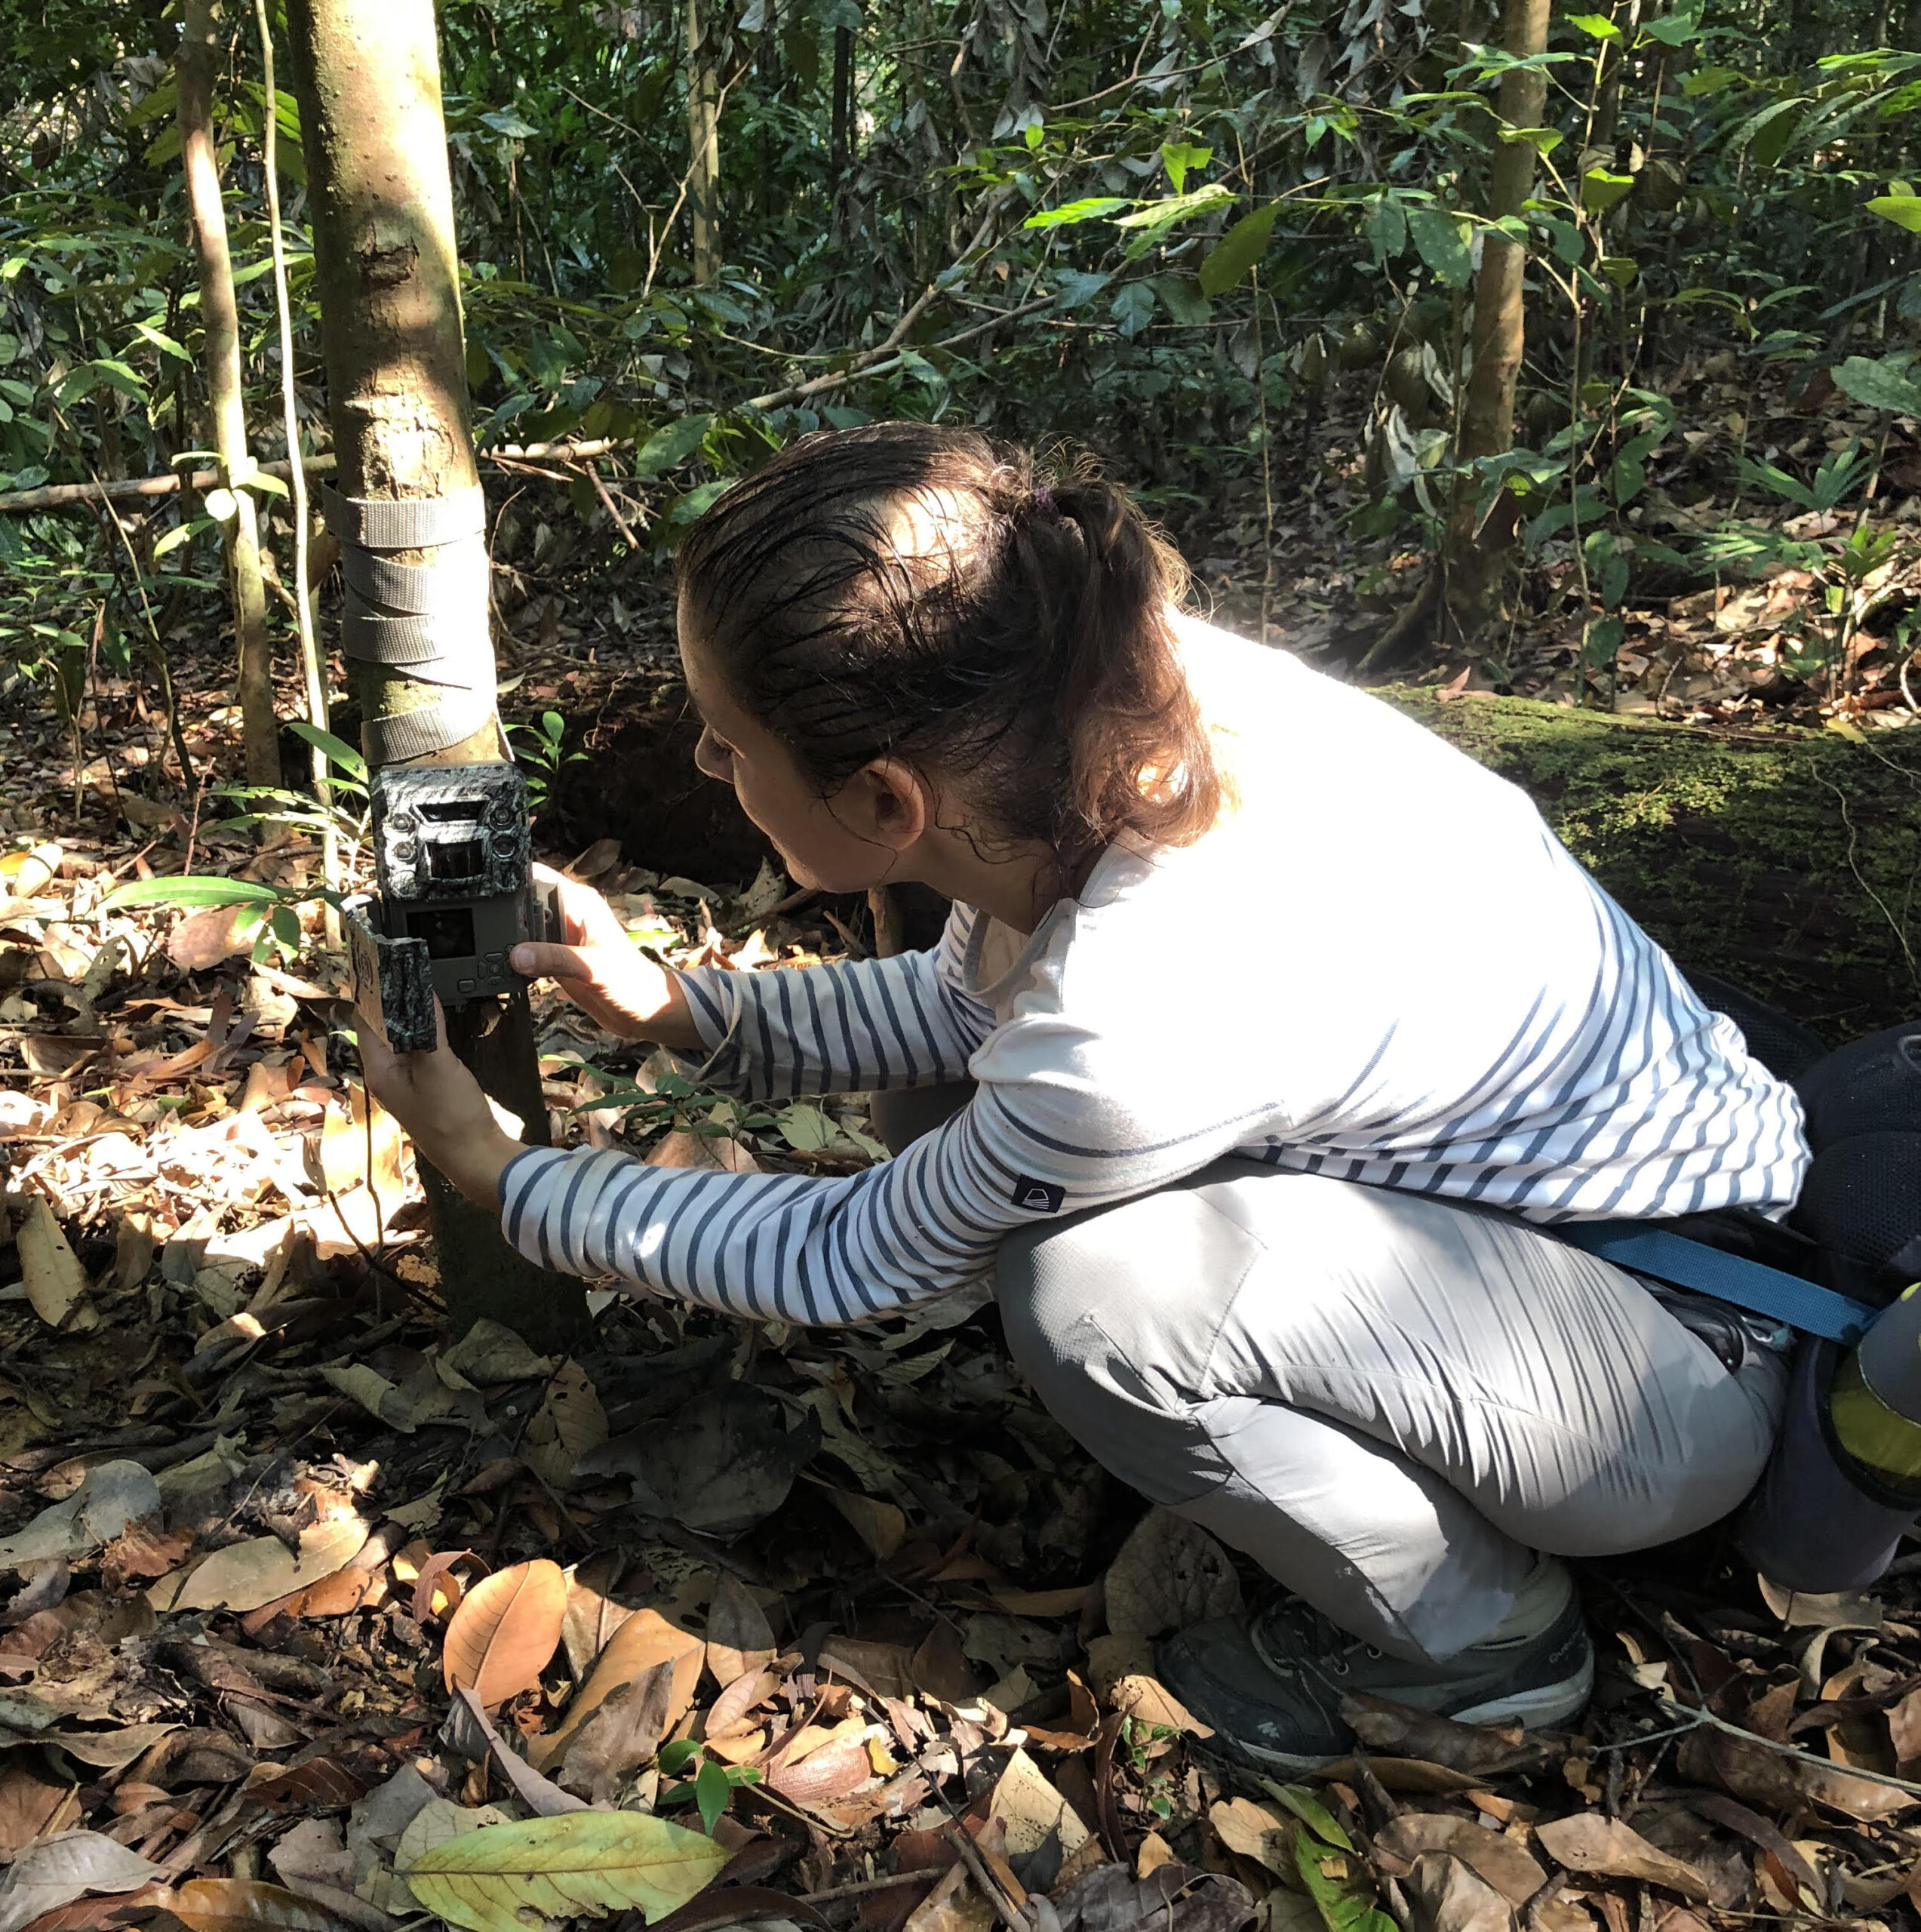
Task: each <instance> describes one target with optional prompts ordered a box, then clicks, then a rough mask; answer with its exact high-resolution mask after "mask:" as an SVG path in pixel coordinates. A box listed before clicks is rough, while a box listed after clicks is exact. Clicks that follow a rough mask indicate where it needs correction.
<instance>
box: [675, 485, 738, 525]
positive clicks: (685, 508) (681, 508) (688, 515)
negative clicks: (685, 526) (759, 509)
mask: <svg viewBox="0 0 1921 1932" xmlns="http://www.w3.org/2000/svg"><path fill="white" fill-rule="evenodd" d="M726 492H727V479H726V478H724V477H718V476H717V477H716V478H715V479H714V480H713V481H712V482H711V483H699V484H696V485H695V486H694V487H693V488H692V489H691V490H690V491H688V492H687V494H686V495H685V496H684V497H675V500H674V506H673V508H672V509H670V510H669V512H667V521H669V523H692V522H693V521H696V519H697V518H700V517H703V516H705V515H706V514H707V512H708V509H709V508H710V507H711V506H712V505H713V504H714V503H715V502H717V501H718V500H719V499H720V498H721V497H722V496H724V494H726Z"/></svg>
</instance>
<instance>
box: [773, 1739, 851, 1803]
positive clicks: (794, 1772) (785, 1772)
mask: <svg viewBox="0 0 1921 1932" xmlns="http://www.w3.org/2000/svg"><path fill="white" fill-rule="evenodd" d="M861 1728H862V1730H865V1728H866V1727H865V1725H862V1727H861ZM873 1775H874V1767H873V1765H872V1764H871V1763H869V1761H868V1755H867V1747H866V1746H865V1744H864V1743H862V1742H861V1741H860V1740H859V1739H858V1738H850V1739H849V1740H847V1742H846V1743H841V1744H825V1745H822V1746H821V1747H820V1748H819V1749H818V1750H814V1751H810V1752H808V1753H807V1756H806V1758H804V1760H803V1761H801V1763H799V1764H777V1765H776V1766H774V1767H773V1768H771V1769H770V1770H769V1771H768V1773H767V1783H768V1784H769V1785H770V1786H771V1787H772V1788H773V1789H774V1790H776V1791H777V1792H779V1793H780V1794H781V1795H782V1797H783V1798H791V1799H792V1800H793V1801H794V1802H795V1804H830V1803H831V1802H832V1801H833V1800H834V1799H835V1798H845V1797H847V1796H848V1795H850V1793H852V1792H856V1791H858V1790H859V1789H860V1788H861V1786H862V1785H864V1784H865V1783H866V1782H867V1781H868V1779H869V1778H871V1777H872V1776H873Z"/></svg>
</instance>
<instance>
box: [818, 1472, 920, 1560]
mask: <svg viewBox="0 0 1921 1932" xmlns="http://www.w3.org/2000/svg"><path fill="white" fill-rule="evenodd" d="M822 1487H823V1488H825V1484H822ZM827 1500H828V1502H830V1503H832V1504H833V1506H834V1508H835V1509H838V1511H839V1512H841V1515H843V1516H844V1517H845V1518H847V1521H849V1522H850V1523H851V1524H853V1528H854V1534H856V1536H858V1537H859V1538H860V1540H861V1541H862V1543H865V1544H866V1546H867V1548H868V1553H869V1554H870V1555H872V1556H873V1557H874V1558H875V1560H876V1561H879V1562H882V1563H884V1562H886V1561H887V1558H889V1557H890V1556H891V1555H893V1553H894V1552H895V1551H896V1550H897V1549H899V1547H900V1546H901V1545H902V1543H903V1542H905V1540H906V1537H907V1518H905V1516H904V1515H902V1514H901V1512H900V1511H899V1510H898V1509H896V1508H895V1507H894V1506H893V1504H892V1503H882V1502H880V1501H878V1500H877V1499H875V1498H874V1497H871V1496H860V1495H857V1494H855V1493H854V1492H853V1491H850V1490H845V1489H829V1490H828V1491H827Z"/></svg>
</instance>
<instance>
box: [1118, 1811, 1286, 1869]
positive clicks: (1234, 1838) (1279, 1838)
mask: <svg viewBox="0 0 1921 1932" xmlns="http://www.w3.org/2000/svg"><path fill="white" fill-rule="evenodd" d="M1207 1822H1208V1823H1209V1824H1210V1825H1212V1826H1213V1827H1214V1835H1215V1836H1216V1838H1219V1840H1220V1841H1221V1842H1222V1844H1224V1845H1225V1846H1226V1847H1227V1848H1228V1850H1230V1851H1234V1852H1238V1853H1239V1854H1240V1856H1241V1857H1243V1858H1251V1859H1253V1860H1255V1861H1256V1863H1259V1864H1262V1865H1265V1866H1266V1867H1267V1868H1268V1870H1269V1871H1270V1872H1280V1873H1286V1872H1292V1870H1293V1869H1294V1835H1295V1829H1296V1827H1295V1823H1294V1820H1292V1818H1283V1817H1281V1816H1280V1814H1279V1813H1278V1812H1277V1811H1275V1810H1272V1809H1271V1807H1268V1806H1267V1805H1265V1804H1256V1803H1255V1802H1254V1801H1253V1800H1252V1798H1223V1799H1222V1801H1221V1802H1220V1803H1219V1804H1215V1805H1212V1806H1210V1807H1209V1809H1208V1813H1207ZM1172 1856H1173V1854H1172V1853H1170V1854H1169V1857H1172ZM1156 1862H1157V1863H1160V1864H1163V1865H1164V1864H1166V1862H1167V1860H1166V1859H1160V1860H1157V1861H1156ZM1151 1869H1153V1868H1152V1867H1151V1866H1148V1867H1146V1868H1144V1869H1139V1870H1137V1872H1136V1876H1137V1877H1139V1878H1145V1877H1146V1876H1147V1875H1148V1871H1151Z"/></svg>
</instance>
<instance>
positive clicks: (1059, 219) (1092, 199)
mask: <svg viewBox="0 0 1921 1932" xmlns="http://www.w3.org/2000/svg"><path fill="white" fill-rule="evenodd" d="M1130 205H1131V204H1130V202H1128V201H1127V199H1126V197H1125V196H1123V195H1089V196H1087V198H1084V199H1083V200H1081V201H1078V202H1066V203H1065V204H1064V205H1062V206H1061V207H1059V208H1043V209H1042V210H1041V211H1040V213H1039V214H1031V215H1029V216H1028V218H1027V219H1026V220H1025V221H1024V222H1022V223H1021V226H1022V227H1023V228H1072V227H1073V226H1075V225H1076V224H1077V223H1080V222H1083V221H1099V220H1100V219H1101V217H1102V216H1103V215H1110V214H1114V212H1115V211H1117V209H1120V208H1126V207H1129V206H1130Z"/></svg>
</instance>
